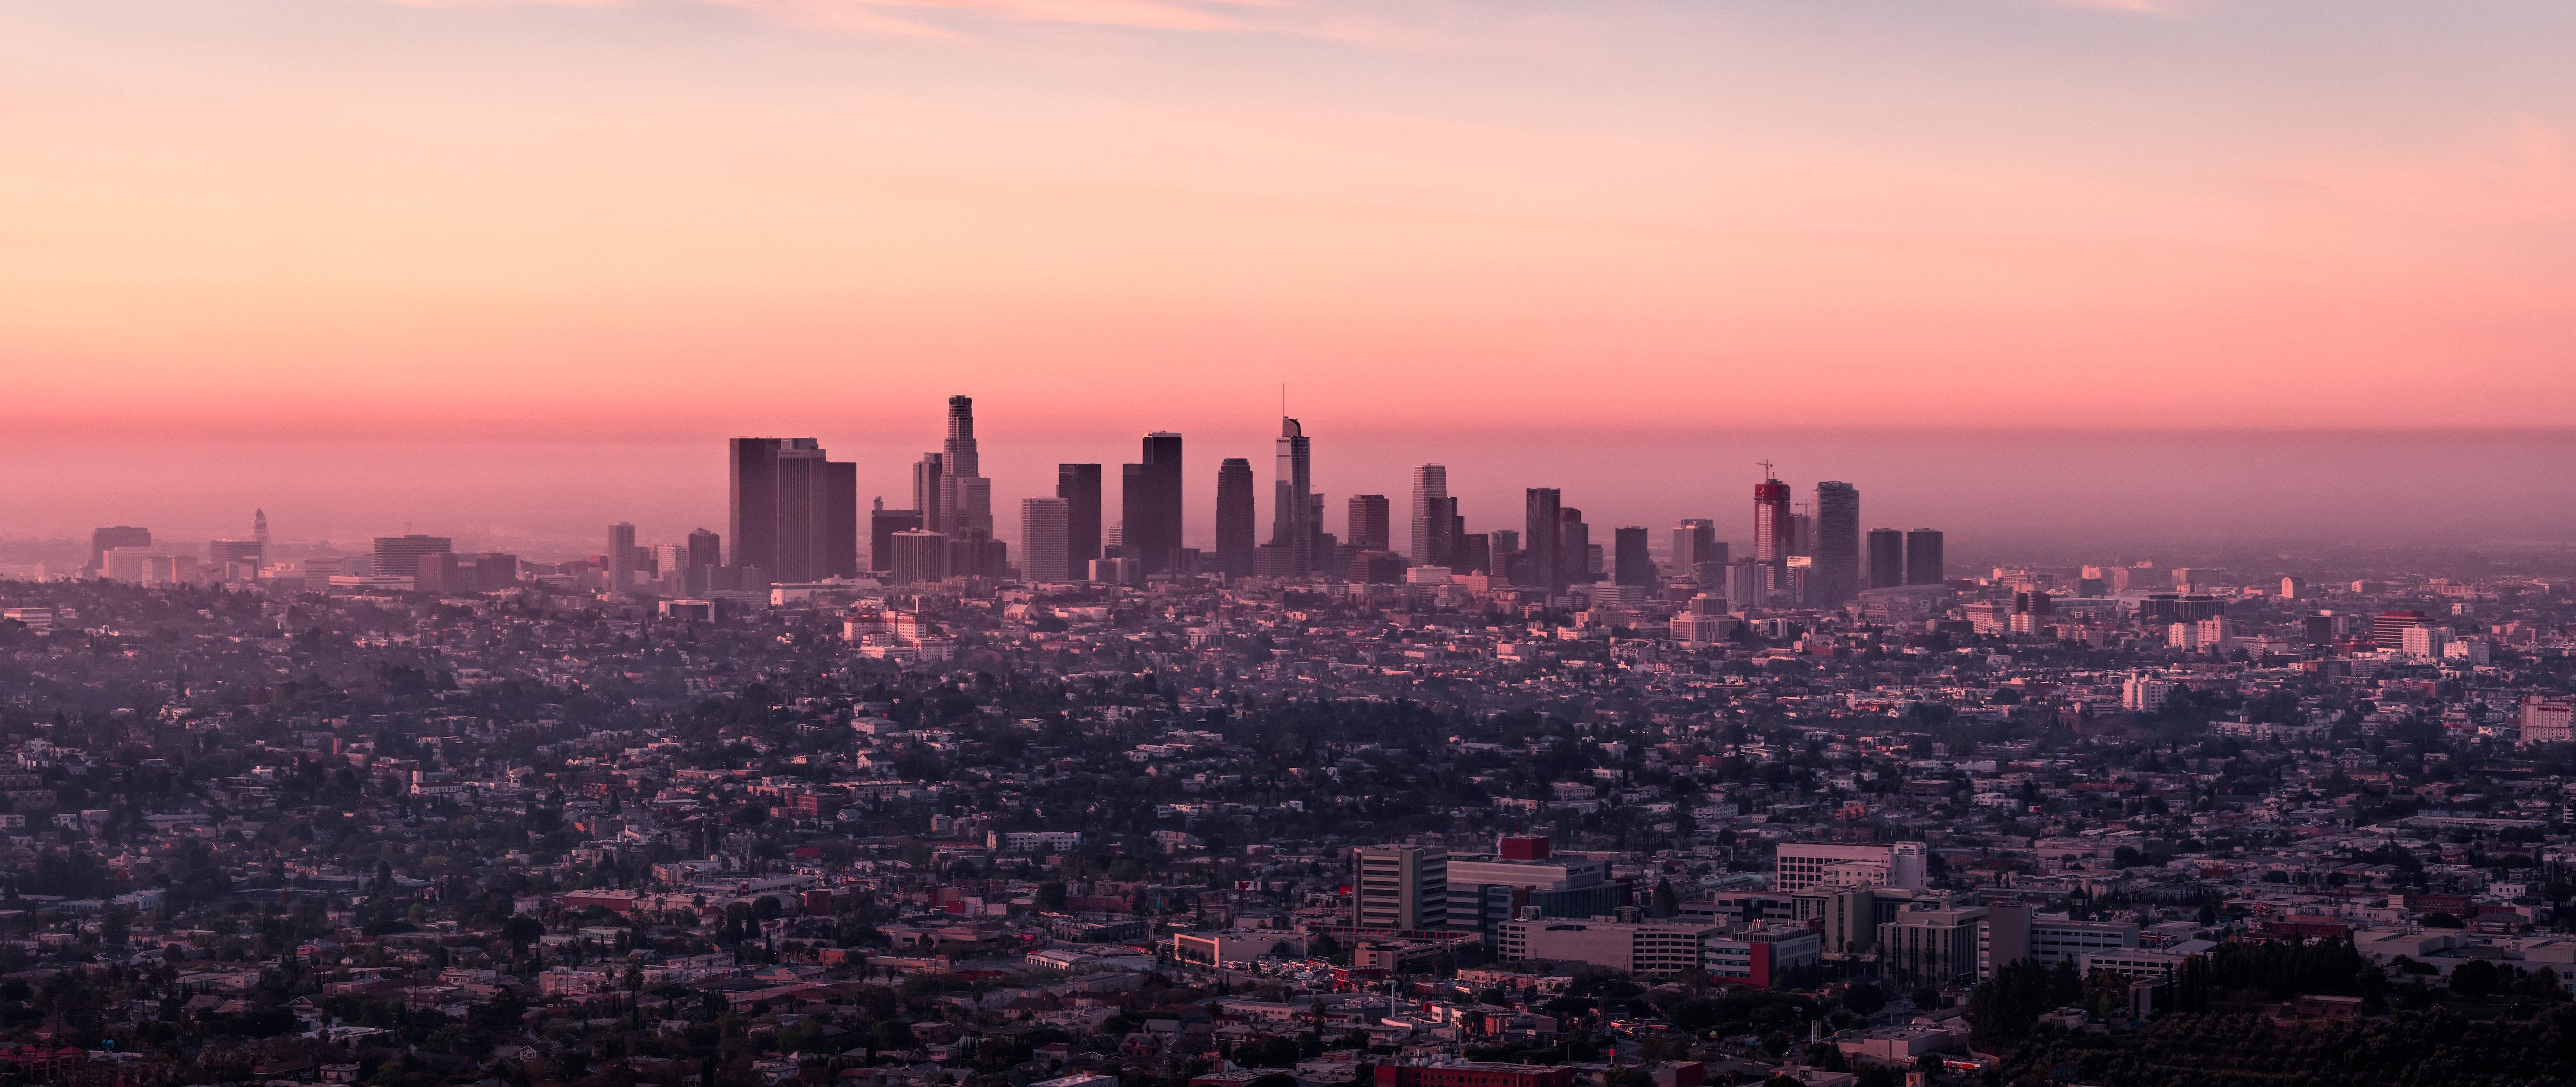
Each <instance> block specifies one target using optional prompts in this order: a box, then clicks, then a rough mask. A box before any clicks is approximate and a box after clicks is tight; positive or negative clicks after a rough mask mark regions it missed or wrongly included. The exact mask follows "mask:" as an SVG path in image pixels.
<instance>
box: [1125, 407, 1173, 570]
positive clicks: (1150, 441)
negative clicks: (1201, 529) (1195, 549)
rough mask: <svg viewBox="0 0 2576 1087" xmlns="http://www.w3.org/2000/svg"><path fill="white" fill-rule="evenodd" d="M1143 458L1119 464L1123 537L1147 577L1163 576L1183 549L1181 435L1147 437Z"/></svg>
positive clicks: (1164, 434)
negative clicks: (1173, 557)
mask: <svg viewBox="0 0 2576 1087" xmlns="http://www.w3.org/2000/svg"><path fill="white" fill-rule="evenodd" d="M1142 454H1143V455H1142V458H1141V462H1140V463H1137V464H1122V465H1119V495H1118V504H1119V515H1120V516H1119V522H1120V524H1119V538H1120V541H1121V543H1122V545H1123V546H1125V547H1127V548H1129V549H1130V553H1131V554H1133V555H1134V556H1135V557H1136V559H1137V564H1138V566H1139V567H1140V568H1141V569H1142V570H1143V572H1144V573H1147V574H1159V573H1163V572H1165V571H1168V570H1170V569H1171V568H1172V553H1173V552H1174V551H1177V550H1179V549H1180V546H1181V436H1180V435H1178V434H1175V433H1172V432H1170V431H1161V430H1158V431H1155V432H1154V433H1151V434H1147V435H1145V440H1144V445H1143V449H1142Z"/></svg>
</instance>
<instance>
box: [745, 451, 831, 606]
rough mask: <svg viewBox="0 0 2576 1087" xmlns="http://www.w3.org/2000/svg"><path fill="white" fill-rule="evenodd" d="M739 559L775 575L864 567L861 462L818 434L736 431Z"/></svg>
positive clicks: (806, 577) (812, 575) (793, 577)
mask: <svg viewBox="0 0 2576 1087" xmlns="http://www.w3.org/2000/svg"><path fill="white" fill-rule="evenodd" d="M727 461H728V465H727V467H728V469H729V473H730V478H729V480H728V484H729V486H728V490H729V492H730V496H731V502H730V506H731V512H732V516H731V519H730V524H729V526H728V532H727V534H728V535H730V536H732V537H733V565H735V566H738V567H759V568H760V569H761V570H762V571H764V576H766V577H768V578H769V579H771V580H772V581H787V582H800V581H813V580H816V579H819V578H826V577H838V576H849V575H854V574H856V573H858V564H859V477H858V466H857V465H854V464H849V463H846V462H835V461H831V460H829V459H827V458H826V457H825V455H824V451H823V447H822V446H821V445H820V444H818V443H817V442H815V440H814V439H812V438H735V439H733V440H732V441H731V443H730V444H729V449H728V453H727Z"/></svg>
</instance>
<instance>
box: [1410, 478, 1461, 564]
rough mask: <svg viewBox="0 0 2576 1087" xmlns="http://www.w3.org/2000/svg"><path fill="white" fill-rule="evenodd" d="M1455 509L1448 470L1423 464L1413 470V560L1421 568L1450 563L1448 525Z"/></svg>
mask: <svg viewBox="0 0 2576 1087" xmlns="http://www.w3.org/2000/svg"><path fill="white" fill-rule="evenodd" d="M1456 515H1457V507H1456V506H1455V505H1453V504H1452V501H1451V499H1450V498H1449V469H1448V467H1447V466H1446V465H1439V464H1425V465H1421V466H1419V467H1416V468H1415V469H1414V470H1413V540H1412V543H1413V551H1412V554H1413V561H1414V562H1416V563H1419V564H1421V565H1423V566H1447V565H1449V564H1450V561H1451V560H1450V555H1449V550H1450V547H1451V543H1450V541H1451V539H1452V537H1451V535H1450V532H1449V529H1450V527H1451V525H1450V522H1451V520H1452V519H1453V518H1455V517H1456Z"/></svg>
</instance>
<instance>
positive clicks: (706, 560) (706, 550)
mask: <svg viewBox="0 0 2576 1087" xmlns="http://www.w3.org/2000/svg"><path fill="white" fill-rule="evenodd" d="M689 565H691V566H722V565H724V537H722V536H719V535H717V534H715V533H713V532H709V531H707V530H705V529H703V528H702V529H699V530H697V531H696V532H692V533H690V534H689Z"/></svg>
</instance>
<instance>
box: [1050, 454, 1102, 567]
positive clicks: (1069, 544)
mask: <svg viewBox="0 0 2576 1087" xmlns="http://www.w3.org/2000/svg"><path fill="white" fill-rule="evenodd" d="M1055 496H1056V497H1057V498H1061V499H1064V501H1065V537H1064V541H1065V542H1064V549H1065V551H1064V561H1065V562H1066V563H1067V564H1068V565H1067V566H1066V569H1067V570H1069V571H1073V572H1074V573H1077V574H1078V573H1084V572H1088V571H1089V570H1090V569H1091V560H1093V559H1096V558H1099V557H1100V466H1099V465H1097V464H1059V465H1056V466H1055Z"/></svg>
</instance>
